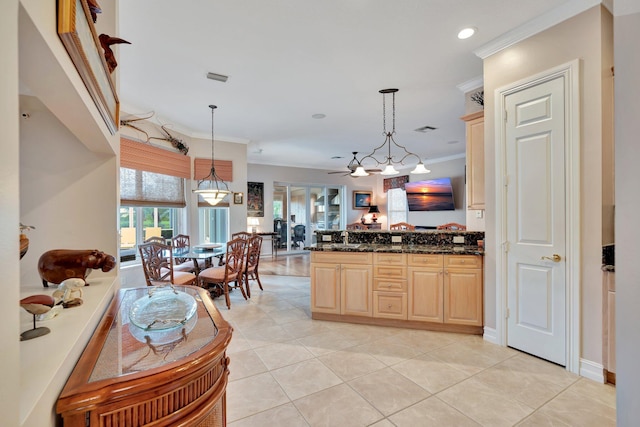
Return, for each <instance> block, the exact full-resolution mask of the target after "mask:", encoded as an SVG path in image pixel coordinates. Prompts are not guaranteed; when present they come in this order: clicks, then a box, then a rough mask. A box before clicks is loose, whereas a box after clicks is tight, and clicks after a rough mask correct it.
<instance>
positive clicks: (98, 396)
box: [56, 286, 233, 427]
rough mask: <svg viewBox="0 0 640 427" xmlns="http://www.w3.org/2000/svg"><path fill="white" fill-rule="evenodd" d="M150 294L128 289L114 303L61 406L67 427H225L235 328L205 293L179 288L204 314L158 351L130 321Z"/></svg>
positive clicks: (73, 375)
mask: <svg viewBox="0 0 640 427" xmlns="http://www.w3.org/2000/svg"><path fill="white" fill-rule="evenodd" d="M150 289H154V288H153V287H151V288H149V287H147V288H136V289H122V290H120V291H119V293H118V294H117V295H116V297H115V298H114V299H113V301H112V303H111V305H110V307H109V308H108V310H107V312H106V313H105V315H104V318H103V319H102V322H101V323H100V325H99V326H98V328H97V329H96V331H95V333H94V335H93V337H92V338H91V340H90V341H89V343H88V344H87V347H86V348H85V350H84V352H83V353H82V355H81V356H80V359H79V360H78V363H77V364H76V367H75V368H74V370H73V372H72V373H71V376H70V377H69V379H68V381H67V384H66V385H65V387H64V389H63V390H62V393H61V394H60V397H59V398H58V402H57V405H56V412H57V413H59V414H61V415H62V418H63V420H64V425H65V426H116V425H118V426H127V427H135V426H144V425H148V424H151V425H154V426H173V425H193V426H224V425H226V387H227V382H228V376H229V369H228V364H229V359H228V358H227V356H226V349H227V346H228V345H229V342H230V341H231V334H232V330H233V329H232V327H231V326H230V325H229V324H228V323H227V322H226V321H225V320H224V319H223V318H222V316H221V315H220V313H219V312H218V310H217V309H216V307H215V306H214V304H213V302H212V301H211V298H210V297H209V295H208V294H207V292H206V291H205V290H204V289H201V288H197V287H193V286H177V287H176V290H178V291H182V292H185V293H187V294H189V295H191V296H193V297H194V298H195V300H196V303H197V312H196V314H195V315H194V318H193V319H192V321H189V322H186V323H185V325H184V327H182V329H181V330H180V329H178V333H177V337H178V338H177V339H175V340H174V341H171V342H168V343H162V341H158V343H157V344H154V341H153V339H154V336H152V337H149V335H152V334H149V333H142V334H140V333H138V332H139V330H134V329H133V328H136V326H135V325H133V324H132V323H130V321H129V312H130V308H131V306H132V304H134V302H135V301H137V300H139V299H140V298H144V297H145V296H148V291H149V290H150ZM130 328H131V330H130ZM140 330H142V331H144V330H143V329H140ZM132 331H133V332H132ZM136 337H137V338H136Z"/></svg>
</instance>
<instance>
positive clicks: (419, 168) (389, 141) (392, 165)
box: [352, 89, 431, 176]
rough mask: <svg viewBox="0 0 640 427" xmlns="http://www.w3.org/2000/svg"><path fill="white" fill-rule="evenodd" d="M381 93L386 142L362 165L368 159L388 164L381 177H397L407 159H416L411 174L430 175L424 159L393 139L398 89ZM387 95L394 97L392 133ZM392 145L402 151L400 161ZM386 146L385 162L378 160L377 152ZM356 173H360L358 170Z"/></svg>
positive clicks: (383, 131) (380, 163)
mask: <svg viewBox="0 0 640 427" xmlns="http://www.w3.org/2000/svg"><path fill="white" fill-rule="evenodd" d="M379 92H380V93H381V94H382V134H383V135H384V136H385V138H384V142H383V143H382V145H380V146H379V147H376V148H375V149H374V150H373V152H371V154H369V155H367V156H365V157H363V158H362V159H360V163H364V162H365V160H366V159H372V160H373V161H375V162H376V163H377V164H378V165H384V164H386V166H385V167H384V170H383V171H382V172H381V173H380V174H381V175H397V174H399V173H400V172H398V170H397V169H396V166H398V165H399V166H404V164H405V163H404V161H405V160H406V159H407V158H413V157H415V158H416V159H417V160H418V164H417V165H416V167H415V169H413V170H412V171H411V173H414V174H419V173H420V174H425V173H430V172H431V171H430V170H429V169H427V168H426V167H425V166H424V163H423V162H422V159H421V158H420V156H418V155H417V154H415V153H412V152H410V151H409V150H407V148H406V147H404V146H402V145H400V144H398V143H397V142H396V141H395V139H394V138H393V136H394V135H395V133H396V92H398V89H382V90H380V91H379ZM387 94H391V97H392V109H391V111H392V126H391V130H390V131H388V130H387V105H386V95H387ZM392 145H393V146H394V147H397V148H399V149H401V150H402V152H401V153H400V155H399V156H398V157H399V160H395V157H396V156H395V155H392V154H391V147H392ZM385 146H386V152H387V153H386V155H384V159H383V160H378V159H377V158H376V157H375V155H376V152H377V151H379V150H380V151H381V152H383V150H384V149H385ZM400 156H401V157H400ZM362 169H363V171H364V168H362ZM356 172H359V171H357V170H356ZM354 173H355V172H354ZM352 175H353V174H352ZM354 176H356V175H354ZM363 176H364V175H363Z"/></svg>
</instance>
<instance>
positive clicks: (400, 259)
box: [373, 253, 407, 265]
mask: <svg viewBox="0 0 640 427" xmlns="http://www.w3.org/2000/svg"><path fill="white" fill-rule="evenodd" d="M373 262H374V264H385V265H407V254H391V253H374V254H373Z"/></svg>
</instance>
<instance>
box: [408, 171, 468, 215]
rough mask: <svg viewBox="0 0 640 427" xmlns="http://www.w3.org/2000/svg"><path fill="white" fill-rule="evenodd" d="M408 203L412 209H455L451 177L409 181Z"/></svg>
mask: <svg viewBox="0 0 640 427" xmlns="http://www.w3.org/2000/svg"><path fill="white" fill-rule="evenodd" d="M404 189H405V191H406V192H407V204H408V205H409V210H410V211H453V210H455V209H456V208H455V205H454V203H453V187H452V186H451V178H438V179H429V180H427V181H416V182H407V183H406V184H404Z"/></svg>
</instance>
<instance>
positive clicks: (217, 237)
mask: <svg viewBox="0 0 640 427" xmlns="http://www.w3.org/2000/svg"><path fill="white" fill-rule="evenodd" d="M198 223H199V225H200V227H199V229H200V234H199V235H198V241H199V242H200V243H209V242H211V243H215V242H220V243H224V242H226V241H228V240H229V208H226V207H223V208H220V207H216V208H200V209H198ZM192 244H195V243H192Z"/></svg>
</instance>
